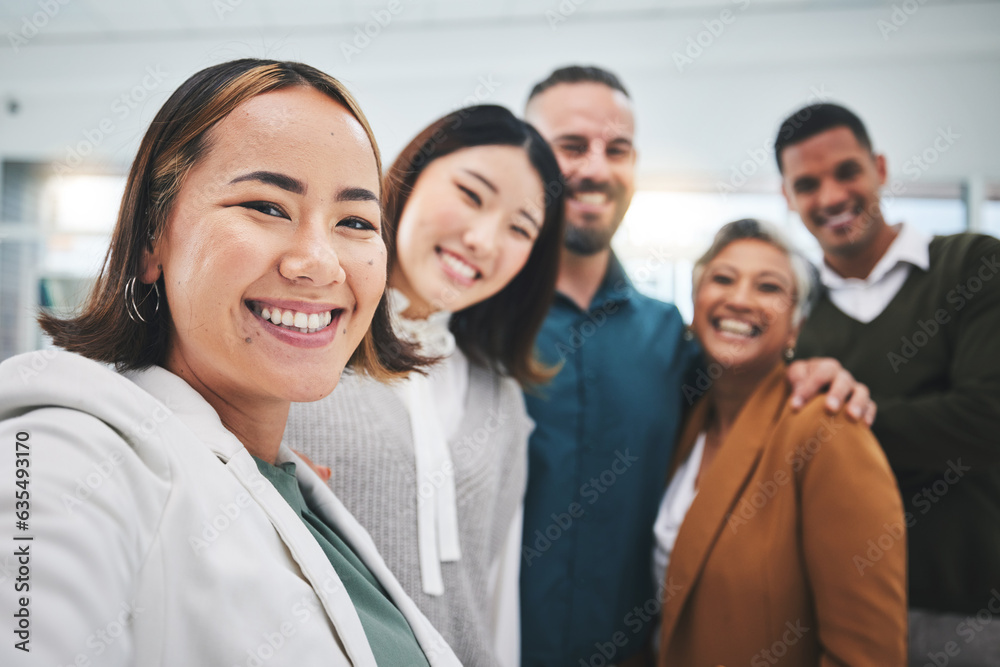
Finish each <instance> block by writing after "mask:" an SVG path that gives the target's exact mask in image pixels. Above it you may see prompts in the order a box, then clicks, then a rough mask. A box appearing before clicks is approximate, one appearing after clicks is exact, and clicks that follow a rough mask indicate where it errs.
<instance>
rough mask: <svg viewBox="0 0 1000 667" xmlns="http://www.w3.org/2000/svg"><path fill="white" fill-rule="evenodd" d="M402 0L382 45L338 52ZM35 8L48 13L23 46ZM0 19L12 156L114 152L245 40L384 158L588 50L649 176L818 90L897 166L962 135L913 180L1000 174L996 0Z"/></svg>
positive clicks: (734, 1) (171, 8)
mask: <svg viewBox="0 0 1000 667" xmlns="http://www.w3.org/2000/svg"><path fill="white" fill-rule="evenodd" d="M903 6H906V7H908V8H910V9H911V11H910V12H909V13H908V14H905V15H903V14H899V12H902V11H903V10H902V9H901V7H903ZM46 7H47V8H48V9H49V12H50V13H52V14H53V16H51V17H49V16H48V15H47V14H45V13H44V12H45V8H46ZM743 7H746V9H745V11H744V9H743ZM390 9H395V10H396V13H395V14H394V15H392V21H391V23H390V25H388V26H386V27H384V28H379V32H380V34H379V35H377V36H376V38H375V39H373V40H372V42H371V45H370V46H368V47H366V48H365V49H364V50H363V53H361V54H360V55H357V56H356V57H350V58H349V57H347V56H345V54H344V51H343V49H344V45H350V44H352V42H353V40H354V38H355V36H356V31H357V30H359V29H363V27H364V26H365V24H367V23H370V22H372V21H374V20H376V18H377V17H382V18H383V19H384V18H385V16H386V14H387V13H389V11H390ZM725 11H729V12H731V13H732V14H733V15H734V16H736V17H737V20H735V22H733V23H731V24H730V25H728V26H727V27H726V29H725V33H724V34H723V35H721V36H719V37H718V38H717V39H714V40H713V43H712V44H711V45H710V48H706V49H705V50H704V54H703V55H702V56H700V57H699V58H698V59H697V60H696V61H695V62H694V63H693V64H692V65H691V66H689V67H686V68H684V69H679V68H678V67H677V65H676V62H675V56H674V54H676V53H678V52H683V50H684V49H685V45H686V44H688V41H689V40H690V39H692V38H693V37H695V36H697V35H698V34H699V33H701V32H703V31H704V30H705V27H704V26H705V23H706V22H711V21H714V20H715V19H716V18H717V17H719V16H720V15H722V13H723V12H725ZM894 16H895V19H894V18H893V17H894ZM562 19H565V20H562ZM893 20H895V21H897V22H899V23H900V25H899V26H896V27H898V28H899V29H898V30H895V31H892V32H891V33H888V34H886V33H884V32H883V30H884V26H885V25H886V22H887V21H888V22H891V21H893ZM25 21H27V22H28V23H29V24H31V23H32V22H34V23H39V24H40V23H44V25H43V26H42V28H41V29H40V30H38V33H37V34H36V35H34V36H31V37H30V38H29V39H27V41H26V43H25V44H22V45H21V48H19V49H15V48H14V47H13V45H11V44H8V43H7V42H9V41H10V35H11V34H14V35H16V34H18V33H20V32H21V31H22V30H24V29H25ZM880 26H881V27H880ZM28 30H29V32H30V29H28ZM0 36H2V37H3V42H0V102H3V103H5V104H4V106H3V107H0V160H2V159H32V160H36V159H64V158H65V156H66V155H67V152H68V151H69V150H70V149H71V148H72V147H74V146H78V145H79V144H80V142H81V141H84V140H86V137H88V136H94V134H93V133H94V131H95V128H98V127H100V124H101V122H103V121H105V120H110V121H112V122H113V124H114V127H115V129H114V132H113V133H111V134H108V135H107V136H105V137H102V138H101V140H100V141H99V142H97V145H96V146H95V149H94V152H93V155H92V158H93V159H97V160H98V161H104V162H105V163H107V164H113V165H115V166H116V167H119V168H120V166H121V165H126V164H127V163H128V162H129V161H130V159H131V156H132V155H134V152H135V147H136V146H137V143H138V138H139V137H140V136H141V133H142V132H143V131H144V129H145V127H146V125H147V124H148V122H149V120H150V119H151V118H152V115H153V114H154V113H155V110H156V109H157V108H158V107H159V105H160V104H162V102H163V101H164V100H165V99H166V96H167V95H169V93H170V92H171V91H172V90H173V89H174V88H176V87H177V86H178V85H179V84H180V83H181V82H182V81H183V80H184V79H185V78H187V77H188V76H189V75H191V74H192V73H194V72H195V71H197V70H198V69H201V68H202V67H205V66H206V65H209V64H213V63H216V62H220V61H223V60H228V59H231V58H236V57H246V56H254V57H266V58H279V59H291V60H302V61H304V62H308V63H310V64H312V65H315V66H317V67H320V68H321V69H324V70H325V71H328V72H330V73H331V74H333V75H334V76H337V77H338V78H340V79H342V80H343V81H345V83H347V85H348V87H349V88H350V89H351V90H352V92H354V93H355V94H356V95H357V96H358V98H359V100H360V101H361V104H362V106H363V108H364V109H365V111H366V113H367V114H368V115H369V117H370V119H371V120H372V124H373V126H374V127H375V130H376V133H377V136H378V138H379V142H380V144H381V145H382V148H383V151H384V153H385V155H386V157H387V158H388V159H391V158H392V157H393V156H394V155H395V153H396V151H398V149H399V148H401V147H402V145H403V144H404V143H405V142H406V140H408V139H409V138H410V137H412V136H413V135H414V134H415V133H416V132H417V131H418V130H419V129H420V128H421V127H423V126H424V125H426V123H428V122H429V121H430V120H432V119H433V118H436V117H438V116H440V115H441V114H442V113H444V112H445V111H448V110H450V109H454V108H456V107H458V106H462V105H463V104H467V103H469V102H470V101H475V97H473V95H474V94H475V93H476V91H477V90H480V89H481V88H480V82H481V81H483V80H487V81H489V80H493V81H497V82H499V83H500V84H501V85H499V86H497V87H496V89H495V90H490V91H489V92H488V94H487V95H486V96H485V97H484V98H482V99H481V101H489V102H495V103H499V104H506V105H508V106H510V107H511V108H512V109H515V110H519V109H520V108H521V106H522V105H523V103H524V99H525V96H526V94H527V91H528V89H529V88H530V86H531V84H532V83H534V82H535V81H537V80H539V79H540V78H542V77H544V76H545V75H546V74H547V73H548V72H549V71H551V70H552V69H553V68H554V67H556V66H560V65H564V64H567V63H571V62H583V63H591V62H593V63H597V64H600V65H603V66H606V67H608V68H610V69H612V70H613V71H616V72H617V73H619V74H620V75H621V77H622V79H623V80H624V81H625V83H626V86H628V87H629V89H630V91H631V92H632V94H633V97H634V99H635V101H636V108H637V116H638V137H637V139H638V145H639V149H640V178H641V179H643V180H644V182H646V183H652V184H656V183H661V182H670V183H678V182H680V181H683V180H685V179H688V180H692V181H698V180H700V181H701V182H702V183H703V184H704V183H705V182H707V183H708V184H709V185H710V186H712V184H714V183H716V182H717V181H718V180H719V179H720V178H725V177H726V176H725V175H728V174H729V173H730V172H731V170H732V169H733V168H734V167H735V166H738V165H740V164H741V163H742V162H743V161H744V160H746V159H747V156H748V154H749V152H751V151H757V150H758V149H759V148H760V147H761V146H763V145H765V144H767V142H768V141H769V140H770V139H773V133H774V131H775V130H776V128H777V124H778V122H779V121H780V119H781V118H782V117H783V116H785V115H787V114H788V113H789V112H791V111H794V110H795V109H796V108H798V107H800V106H802V105H803V104H805V103H807V102H808V101H810V97H811V96H812V95H813V94H814V92H815V91H823V92H825V93H826V94H828V95H829V96H830V97H831V99H833V100H835V101H839V102H842V103H845V104H847V105H848V106H851V107H853V108H854V109H855V110H857V111H858V112H859V113H860V115H861V116H862V117H863V118H864V119H865V120H866V121H868V123H869V126H870V129H871V130H872V134H873V137H874V138H875V141H876V143H877V145H878V146H879V147H880V148H882V149H883V150H885V151H886V152H887V154H888V155H889V158H890V165H898V166H899V167H902V166H903V165H904V164H905V162H906V160H907V159H909V158H910V156H912V155H915V154H918V153H920V152H921V151H923V150H925V149H926V148H927V146H929V145H931V142H933V141H934V138H935V136H936V133H937V132H938V130H939V129H940V128H946V127H953V128H954V130H955V132H957V133H959V134H961V135H962V139H961V140H960V141H958V142H957V143H956V144H955V146H954V147H953V148H951V149H950V151H949V152H948V154H947V155H945V156H942V158H941V159H940V160H939V161H938V162H937V163H936V164H935V165H934V167H933V169H931V170H928V171H927V172H926V173H924V174H921V175H920V178H919V179H917V180H919V181H920V183H919V184H920V185H924V184H928V183H934V182H936V181H948V182H955V180H961V179H964V178H966V177H967V176H970V175H987V176H989V177H990V179H992V180H997V179H1000V159H998V158H997V156H998V155H1000V124H998V123H997V122H996V114H997V109H1000V37H998V36H1000V2H997V1H995V0H980V1H976V0H966V1H959V0H955V1H953V2H952V1H947V0H697V1H696V0H659V1H654V0H533V1H528V0H505V1H501V2H493V3H483V2H471V1H461V0H432V1H421V0H363V1H352V2H347V1H340V2H332V1H326V2H321V1H319V0H174V1H167V0H144V1H141V2H140V1H138V0H0ZM149 68H152V69H153V70H156V69H158V68H161V69H162V71H163V72H165V73H166V74H167V76H166V78H165V80H164V81H162V82H161V83H158V84H157V86H156V87H155V89H153V90H150V91H149V93H148V95H147V94H146V93H143V94H142V97H143V99H142V100H141V101H139V102H138V103H137V104H136V105H134V107H130V113H129V114H128V116H127V117H126V118H122V117H121V114H119V113H118V111H117V110H120V109H121V107H120V106H119V107H115V106H114V105H115V104H117V100H119V99H120V98H121V96H122V95H132V94H133V93H132V92H131V91H134V90H136V88H135V87H136V86H137V85H138V84H140V83H141V82H142V81H143V80H144V78H145V77H146V73H147V72H148V71H149ZM12 103H14V104H16V107H17V109H18V111H17V113H12V112H11V111H10V107H11V104H12ZM775 178H776V172H775V170H774V168H773V166H772V165H771V164H770V162H768V163H767V164H765V165H762V167H761V169H760V170H759V173H757V174H756V175H755V176H754V179H757V180H760V181H761V185H760V187H762V188H764V189H767V190H771V189H773V187H774V182H775ZM754 179H751V180H754Z"/></svg>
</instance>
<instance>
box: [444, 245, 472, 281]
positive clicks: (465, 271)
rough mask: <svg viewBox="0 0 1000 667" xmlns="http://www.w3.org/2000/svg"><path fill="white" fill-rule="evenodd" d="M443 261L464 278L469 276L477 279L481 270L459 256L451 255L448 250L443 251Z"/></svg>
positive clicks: (470, 278)
mask: <svg viewBox="0 0 1000 667" xmlns="http://www.w3.org/2000/svg"><path fill="white" fill-rule="evenodd" d="M441 261H442V262H444V263H445V265H447V267H448V268H449V269H451V270H452V271H454V272H455V273H457V274H458V275H460V276H462V277H463V278H468V279H469V280H475V278H476V276H477V275H479V272H478V271H476V269H474V268H473V267H471V266H469V265H468V264H466V263H465V262H463V261H462V260H460V259H459V258H458V257H455V256H454V255H450V254H448V253H446V252H442V253H441Z"/></svg>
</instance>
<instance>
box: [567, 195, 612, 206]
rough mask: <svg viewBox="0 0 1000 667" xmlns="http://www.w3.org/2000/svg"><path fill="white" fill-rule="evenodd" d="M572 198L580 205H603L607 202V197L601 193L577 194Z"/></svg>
mask: <svg viewBox="0 0 1000 667" xmlns="http://www.w3.org/2000/svg"><path fill="white" fill-rule="evenodd" d="M573 198H574V199H576V200H577V201H578V202H580V203H582V204H603V203H605V202H607V201H608V196H607V195H606V194H604V193H603V192H577V193H576V194H575V195H574V196H573Z"/></svg>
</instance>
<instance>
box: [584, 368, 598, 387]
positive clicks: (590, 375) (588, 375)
mask: <svg viewBox="0 0 1000 667" xmlns="http://www.w3.org/2000/svg"><path fill="white" fill-rule="evenodd" d="M583 378H584V379H585V380H586V381H587V382H588V383H590V384H593V383H595V382H597V373H595V372H594V371H585V372H584V373H583Z"/></svg>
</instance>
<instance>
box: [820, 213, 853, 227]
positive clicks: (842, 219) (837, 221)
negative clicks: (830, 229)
mask: <svg viewBox="0 0 1000 667" xmlns="http://www.w3.org/2000/svg"><path fill="white" fill-rule="evenodd" d="M853 219H854V213H852V212H850V211H846V212H844V213H841V214H840V215H837V216H834V217H832V218H827V219H826V224H828V225H842V224H844V223H846V222H850V221H851V220H853Z"/></svg>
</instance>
